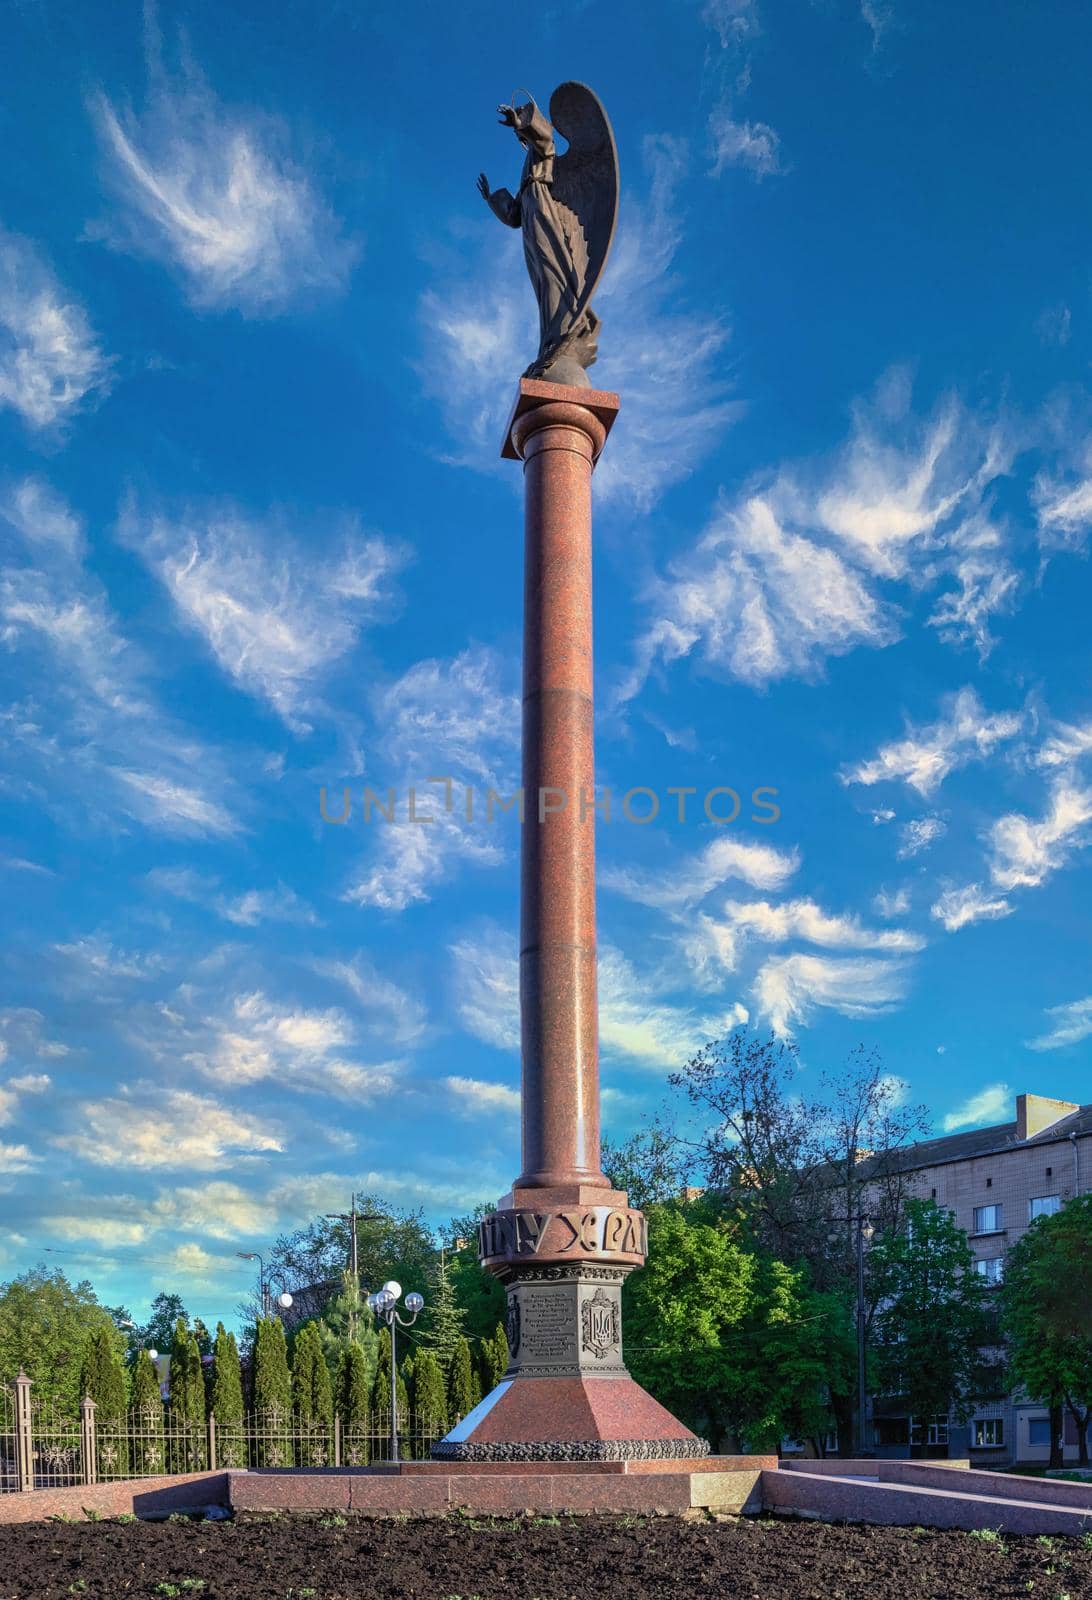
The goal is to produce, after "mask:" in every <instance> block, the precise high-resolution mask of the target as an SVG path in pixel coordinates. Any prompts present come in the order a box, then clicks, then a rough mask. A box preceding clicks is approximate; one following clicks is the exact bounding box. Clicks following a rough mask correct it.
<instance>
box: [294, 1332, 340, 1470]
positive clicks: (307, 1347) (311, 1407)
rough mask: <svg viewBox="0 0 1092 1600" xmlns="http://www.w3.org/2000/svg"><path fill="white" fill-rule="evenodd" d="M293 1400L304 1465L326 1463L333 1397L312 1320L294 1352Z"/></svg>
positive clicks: (314, 1465)
mask: <svg viewBox="0 0 1092 1600" xmlns="http://www.w3.org/2000/svg"><path fill="white" fill-rule="evenodd" d="M292 1402H293V1406H294V1408H295V1413H296V1419H297V1421H298V1422H299V1423H300V1425H301V1432H302V1433H303V1445H302V1451H301V1465H303V1466H307V1467H323V1466H327V1465H328V1464H329V1462H330V1461H331V1460H332V1459H333V1451H332V1437H331V1428H332V1426H333V1420H334V1396H333V1389H332V1386H331V1383H330V1369H329V1368H328V1367H327V1365H326V1357H325V1355H324V1353H323V1349H322V1340H321V1338H320V1337H319V1332H318V1328H317V1327H316V1325H315V1324H314V1323H313V1322H306V1323H304V1325H303V1327H302V1328H301V1329H300V1330H299V1332H298V1333H297V1335H296V1342H295V1348H294V1350H293V1352H292Z"/></svg>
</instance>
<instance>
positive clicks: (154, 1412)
mask: <svg viewBox="0 0 1092 1600" xmlns="http://www.w3.org/2000/svg"><path fill="white" fill-rule="evenodd" d="M130 1390H131V1393H130V1408H129V1409H130V1416H131V1418H132V1433H133V1439H134V1443H133V1450H132V1467H133V1470H134V1471H135V1472H138V1473H140V1474H141V1475H142V1476H144V1477H153V1476H155V1474H157V1473H160V1472H165V1471H166V1470H167V1462H166V1453H165V1450H164V1447H163V1396H162V1395H161V1393H160V1390H159V1373H158V1372H157V1371H156V1370H155V1363H154V1362H153V1360H152V1358H151V1356H150V1355H149V1354H148V1352H147V1350H138V1351H137V1356H136V1360H135V1361H134V1362H133V1374H132V1379H131V1381H130Z"/></svg>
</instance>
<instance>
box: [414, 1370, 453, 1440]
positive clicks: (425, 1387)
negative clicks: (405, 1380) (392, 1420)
mask: <svg viewBox="0 0 1092 1600" xmlns="http://www.w3.org/2000/svg"><path fill="white" fill-rule="evenodd" d="M413 1410H414V1414H415V1416H416V1418H417V1419H418V1425H419V1427H420V1429H421V1431H422V1433H423V1434H424V1436H425V1439H426V1440H428V1441H433V1440H436V1439H440V1438H442V1437H443V1435H444V1434H445V1433H446V1432H447V1391H446V1389H445V1387H444V1375H443V1373H442V1372H441V1371H440V1363H439V1361H438V1360H437V1359H436V1353H435V1351H433V1350H427V1349H426V1350H419V1351H418V1353H417V1359H416V1361H415V1362H414V1364H413Z"/></svg>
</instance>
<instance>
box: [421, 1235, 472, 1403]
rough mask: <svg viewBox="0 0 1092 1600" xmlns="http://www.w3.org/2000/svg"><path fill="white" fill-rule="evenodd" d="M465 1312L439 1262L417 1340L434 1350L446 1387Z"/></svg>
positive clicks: (444, 1269) (464, 1320)
mask: <svg viewBox="0 0 1092 1600" xmlns="http://www.w3.org/2000/svg"><path fill="white" fill-rule="evenodd" d="M465 1322H466V1311H465V1310H464V1308H463V1307H462V1306H461V1305H460V1304H459V1303H458V1301H457V1300H456V1298H455V1284H454V1280H453V1279H452V1276H451V1273H450V1272H448V1271H447V1270H446V1268H445V1267H444V1265H443V1264H441V1265H439V1266H438V1267H437V1269H436V1275H435V1277H434V1278H433V1280H432V1292H431V1294H430V1295H429V1296H428V1298H427V1301H426V1306H425V1316H424V1325H423V1327H422V1329H421V1337H420V1342H421V1344H422V1345H425V1346H427V1347H428V1348H429V1349H430V1350H432V1351H434V1352H435V1355H436V1359H437V1361H439V1363H440V1371H441V1372H442V1373H443V1375H444V1382H445V1383H447V1384H448V1385H449V1386H450V1383H451V1369H452V1364H453V1362H454V1360H455V1356H456V1352H457V1350H458V1346H459V1340H460V1339H461V1338H462V1337H463V1325H464V1323H465Z"/></svg>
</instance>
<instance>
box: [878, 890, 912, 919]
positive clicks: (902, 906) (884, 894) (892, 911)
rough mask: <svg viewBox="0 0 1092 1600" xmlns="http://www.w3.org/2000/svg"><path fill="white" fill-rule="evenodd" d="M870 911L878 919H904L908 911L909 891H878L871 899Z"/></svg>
mask: <svg viewBox="0 0 1092 1600" xmlns="http://www.w3.org/2000/svg"><path fill="white" fill-rule="evenodd" d="M872 909H873V911H875V913H876V915H877V916H878V917H905V916H906V914H907V912H908V911H909V910H910V891H909V889H907V888H906V887H905V886H904V887H903V888H901V889H893V890H888V889H880V890H878V891H877V893H876V894H875V895H874V896H873V898H872Z"/></svg>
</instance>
